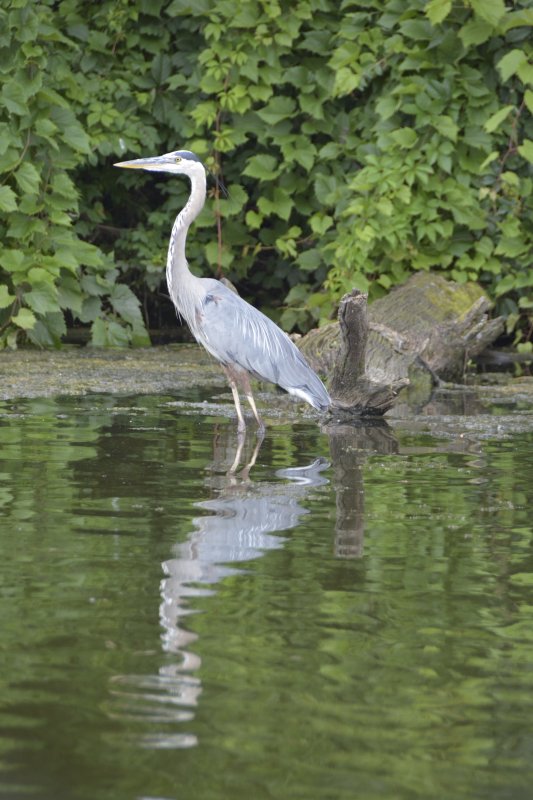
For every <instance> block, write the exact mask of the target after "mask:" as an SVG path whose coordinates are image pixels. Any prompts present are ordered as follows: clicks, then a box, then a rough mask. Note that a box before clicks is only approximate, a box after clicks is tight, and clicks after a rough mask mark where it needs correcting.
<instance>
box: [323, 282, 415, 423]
mask: <svg viewBox="0 0 533 800" xmlns="http://www.w3.org/2000/svg"><path fill="white" fill-rule="evenodd" d="M338 318H339V322H338V325H339V340H340V341H339V346H338V350H337V354H336V359H335V363H334V366H333V371H332V375H331V381H330V387H329V391H330V394H331V398H332V400H333V411H334V413H335V415H336V417H337V419H338V421H341V420H343V419H345V418H346V416H349V417H350V416H353V415H356V416H381V415H383V414H384V413H385V412H386V411H388V409H389V408H390V407H391V406H392V405H393V403H394V401H395V399H396V396H397V395H398V392H399V391H400V389H401V388H403V386H405V385H406V384H407V380H400V381H394V382H392V383H381V382H378V381H374V380H372V379H371V378H369V377H368V376H367V375H366V374H365V356H366V346H367V340H368V318H367V295H366V294H362V293H361V292H359V291H358V290H357V289H354V291H353V292H351V293H350V294H346V295H344V297H343V298H342V300H341V302H340V305H339V314H338Z"/></svg>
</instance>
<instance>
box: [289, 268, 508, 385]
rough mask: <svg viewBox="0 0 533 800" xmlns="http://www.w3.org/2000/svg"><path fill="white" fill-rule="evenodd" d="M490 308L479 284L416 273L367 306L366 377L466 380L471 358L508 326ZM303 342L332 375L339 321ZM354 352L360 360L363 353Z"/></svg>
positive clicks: (316, 363) (383, 381) (382, 381)
mask: <svg viewBox="0 0 533 800" xmlns="http://www.w3.org/2000/svg"><path fill="white" fill-rule="evenodd" d="M490 309H491V303H490V301H489V299H488V297H487V296H486V295H485V293H484V292H483V290H482V289H481V288H480V287H479V286H477V285H476V284H473V283H465V284H457V283H453V282H452V281H447V280H445V279H444V278H443V277H442V276H440V275H437V274H435V273H429V272H417V273H415V274H414V275H412V276H411V277H410V278H409V280H408V281H406V283H405V284H403V285H402V286H398V287H396V288H395V289H393V290H392V291H391V292H390V294H389V295H387V296H386V297H384V298H382V299H380V300H376V302H374V303H373V304H372V305H371V306H369V307H368V328H369V330H368V340H367V343H366V354H365V365H366V367H365V374H366V377H367V379H368V380H370V381H372V382H374V383H376V384H383V385H395V384H397V383H398V382H399V381H403V382H404V383H405V382H406V381H409V382H410V383H413V382H414V383H417V382H419V381H420V380H422V381H423V382H425V383H427V385H428V387H429V386H430V385H431V383H432V382H437V380H438V379H440V380H446V381H453V380H461V379H462V377H463V375H464V372H465V366H466V365H467V363H468V360H469V359H470V358H473V357H475V356H476V355H478V354H479V353H481V352H482V351H483V350H484V349H485V348H486V347H488V345H490V344H491V343H492V342H493V341H494V340H495V339H496V338H497V337H498V336H499V335H500V333H502V331H503V327H504V322H503V319H502V318H501V317H500V318H497V319H490V318H489V313H488V312H489V311H490ZM298 344H299V346H300V348H301V350H302V352H303V353H304V354H305V356H306V358H307V359H308V360H309V361H310V363H311V365H312V366H313V368H314V369H315V370H316V371H317V372H319V373H320V374H322V375H331V374H332V373H333V371H334V368H335V364H336V361H337V356H338V353H339V350H340V348H341V331H340V326H339V323H338V322H332V323H329V324H328V325H326V326H324V327H323V328H319V329H318V330H316V331H311V332H310V333H309V334H307V335H306V336H304V337H303V339H301V341H300V342H299V343H298ZM353 358H354V360H355V362H357V363H359V362H360V358H361V357H360V354H359V353H355V354H354V356H353Z"/></svg>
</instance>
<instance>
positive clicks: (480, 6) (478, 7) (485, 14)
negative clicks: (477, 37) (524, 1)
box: [470, 0, 505, 26]
mask: <svg viewBox="0 0 533 800" xmlns="http://www.w3.org/2000/svg"><path fill="white" fill-rule="evenodd" d="M470 5H471V6H472V8H473V10H474V13H475V14H476V16H478V17H481V19H484V20H485V22H488V23H489V24H490V25H494V26H495V25H497V24H498V23H499V21H500V20H501V18H502V17H503V16H504V14H505V3H504V0H470Z"/></svg>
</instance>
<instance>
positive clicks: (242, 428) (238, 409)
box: [223, 367, 246, 433]
mask: <svg viewBox="0 0 533 800" xmlns="http://www.w3.org/2000/svg"><path fill="white" fill-rule="evenodd" d="M223 370H224V372H225V373H226V376H227V378H228V383H229V386H230V389H231V393H232V395H233V402H234V403H235V411H236V412H237V419H238V420H239V422H238V425H237V430H238V431H239V433H243V432H244V431H245V430H246V422H245V421H244V417H243V415H242V409H241V401H240V398H239V391H238V389H237V384H236V382H235V378H234V377H233V375H232V373H231V372H230V371H229V369H227V368H226V367H223Z"/></svg>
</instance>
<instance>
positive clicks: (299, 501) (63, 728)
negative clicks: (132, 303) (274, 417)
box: [0, 393, 533, 800]
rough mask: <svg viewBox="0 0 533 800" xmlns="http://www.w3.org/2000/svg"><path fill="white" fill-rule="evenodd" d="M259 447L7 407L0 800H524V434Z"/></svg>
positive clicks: (125, 413)
mask: <svg viewBox="0 0 533 800" xmlns="http://www.w3.org/2000/svg"><path fill="white" fill-rule="evenodd" d="M195 399H197V400H198V401H200V400H201V398H196V396H195V395H194V394H193V393H191V401H192V400H195ZM255 444H256V442H255V439H254V437H253V436H249V437H248V439H247V441H246V443H245V446H244V449H243V452H242V453H241V459H240V460H241V467H244V471H237V472H236V473H229V472H228V471H229V469H230V467H231V466H232V464H233V463H234V460H235V457H236V447H237V441H236V436H235V429H234V424H233V422H231V421H229V420H228V419H225V418H222V417H219V418H217V417H211V416H209V414H203V415H200V414H199V413H194V408H192V413H188V414H185V413H183V411H180V409H179V408H177V407H176V406H175V405H173V403H172V398H167V397H142V398H117V397H106V396H100V397H98V396H94V397H89V398H83V399H80V398H74V399H58V400H51V399H48V400H42V401H39V400H27V401H18V402H4V403H2V404H0V530H1V537H0V542H1V559H0V593H1V604H0V626H1V628H0V629H1V633H0V664H1V669H0V759H1V767H0V787H1V788H0V796H1V797H2V798H25V797H28V798H46V799H47V800H48V799H49V800H70V798H73V799H75V800H78V799H80V800H81V799H82V798H83V800H126V799H128V800H141V799H142V800H148V798H149V799H150V800H156V799H157V800H182V799H183V800H184V799H185V798H187V799H188V800H189V799H190V800H196V799H198V800H210V799H211V798H217V800H218V799H219V798H220V799H222V800H225V799H226V798H231V800H245V798H246V800H248V798H254V799H255V798H256V799H257V800H263V798H265V800H266V799H267V798H276V800H277V799H279V800H285V799H287V800H292V799H293V798H302V800H304V799H305V800H326V799H328V800H329V798H331V800H337V799H338V800H345V799H346V800H348V799H350V800H351V799H352V798H357V800H374V798H375V799H376V800H378V798H379V800H397V799H398V800H403V799H404V798H405V800H410V799H411V798H441V799H442V798H450V800H451V799H452V798H453V799H454V800H462V799H463V798H464V800H472V798H490V800H503V799H504V798H509V800H511V798H512V800H521V798H524V800H525V799H526V798H528V800H529V798H530V797H531V796H532V792H533V789H532V786H533V528H532V509H533V503H532V500H533V455H532V453H533V448H532V445H533V435H532V434H521V435H517V436H514V437H510V438H503V439H501V440H494V439H493V440H491V439H488V440H487V441H483V440H480V439H479V437H478V438H477V439H473V438H472V439H470V438H469V434H468V432H466V433H464V434H461V433H460V432H459V433H457V435H456V436H453V435H450V436H448V437H447V438H440V439H439V438H435V437H433V436H430V435H429V434H427V433H425V434H415V433H409V432H408V430H407V429H405V430H403V429H402V425H401V423H400V424H398V423H396V424H395V429H394V431H393V430H390V429H386V428H379V427H378V428H370V429H352V430H350V429H348V428H343V429H338V430H336V431H335V430H333V429H332V430H330V431H329V432H328V431H321V430H320V428H319V427H318V426H317V425H316V424H314V423H313V422H305V423H302V424H300V425H296V426H285V427H283V426H280V427H273V428H270V429H269V430H268V432H267V436H266V438H265V440H264V442H263V443H262V446H261V448H260V449H259V451H258V453H256V454H254V452H253V451H254V447H255ZM254 455H255V456H256V462H255V465H253V466H251V467H250V468H249V470H247V469H246V464H247V462H250V461H251V460H252V459H253V457H254Z"/></svg>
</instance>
